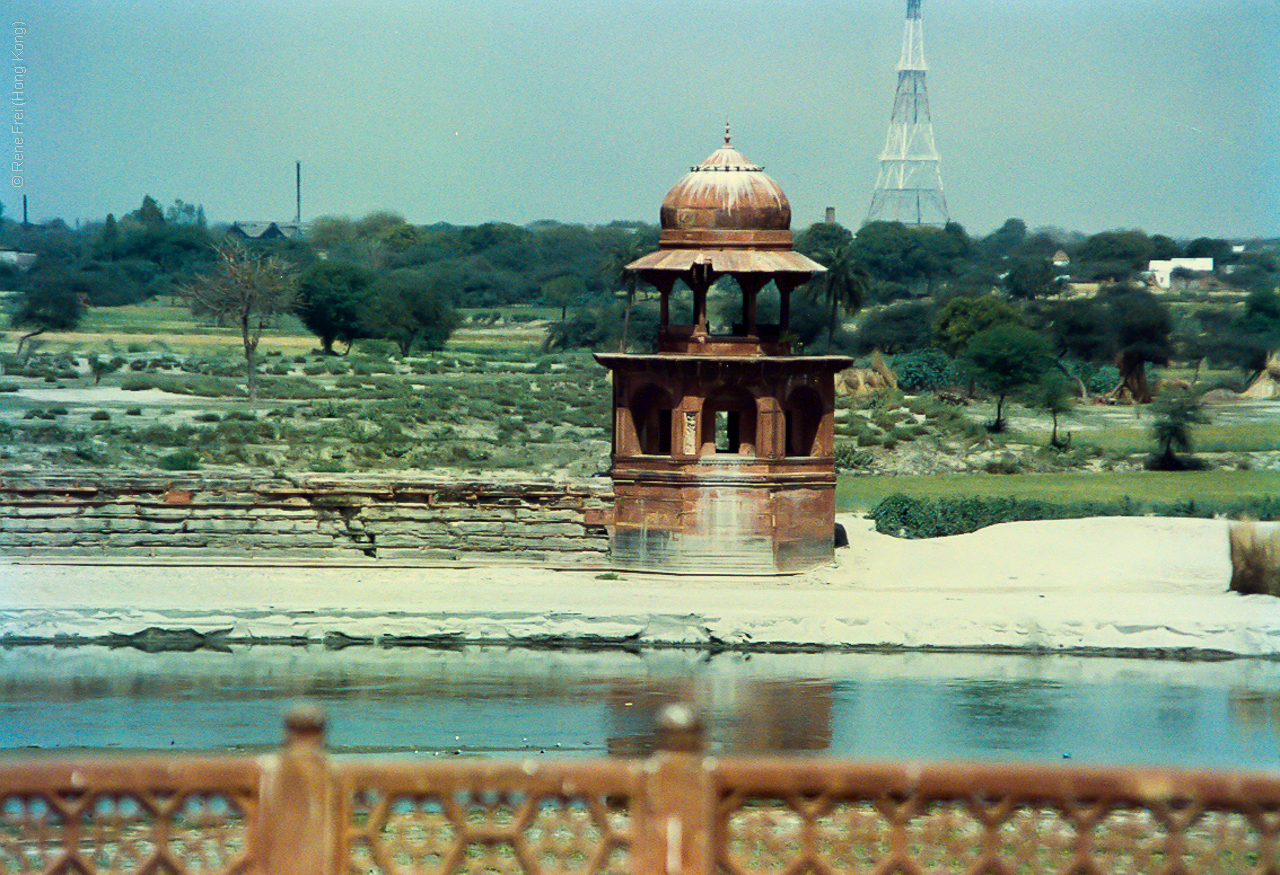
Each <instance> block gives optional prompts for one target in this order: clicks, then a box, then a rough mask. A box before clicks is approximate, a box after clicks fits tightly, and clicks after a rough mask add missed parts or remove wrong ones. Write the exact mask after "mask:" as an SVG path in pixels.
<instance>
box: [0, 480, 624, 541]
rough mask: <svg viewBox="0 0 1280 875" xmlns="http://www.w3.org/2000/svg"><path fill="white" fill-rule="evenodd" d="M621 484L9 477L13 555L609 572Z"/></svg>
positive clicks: (2, 488) (0, 525)
mask: <svg viewBox="0 0 1280 875" xmlns="http://www.w3.org/2000/svg"><path fill="white" fill-rule="evenodd" d="M612 500H613V496H612V493H611V492H610V491H609V487H608V484H606V483H594V482H575V483H569V482H564V481H551V480H546V481H532V480H525V481H516V480H512V481H509V482H504V481H502V480H486V481H485V482H478V481H474V482H473V481H466V480H453V479H448V478H440V479H420V480H405V479H395V480H393V479H388V478H334V477H332V476H306V475H302V476H297V477H290V478H288V479H283V478H252V477H243V476H241V477H218V476H213V475H195V474H193V475H165V474H154V475H133V476H127V475H118V474H112V473H94V474H80V473H77V474H59V475H39V474H34V473H31V472H4V473H0V555H4V556H7V557H10V558H27V557H29V558H55V557H70V556H94V555H103V554H109V555H110V556H111V557H113V558H127V557H160V558H165V559H175V558H183V557H190V558H192V559H199V560H201V561H207V560H208V559H209V558H211V557H246V558H247V557H250V556H251V557H253V558H254V559H257V560H263V559H267V560H269V559H272V558H281V559H311V558H314V559H326V560H334V559H357V560H365V559H376V560H405V561H412V560H419V561H427V562H434V561H449V560H455V559H460V558H467V559H469V560H477V559H485V558H491V559H493V560H501V561H506V562H510V561H516V562H523V561H529V562H539V561H549V560H556V559H562V560H564V561H566V562H570V563H572V564H582V563H584V562H586V563H590V562H592V561H603V558H604V557H605V555H606V553H607V551H608V534H607V531H606V528H605V524H606V521H607V519H608V517H609V515H610V512H611V509H612Z"/></svg>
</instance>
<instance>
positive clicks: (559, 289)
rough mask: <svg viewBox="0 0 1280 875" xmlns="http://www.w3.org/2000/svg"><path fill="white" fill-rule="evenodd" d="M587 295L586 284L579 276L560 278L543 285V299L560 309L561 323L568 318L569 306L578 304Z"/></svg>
mask: <svg viewBox="0 0 1280 875" xmlns="http://www.w3.org/2000/svg"><path fill="white" fill-rule="evenodd" d="M586 294H587V286H586V283H584V282H583V281H582V277H578V276H569V275H566V276H558V277H556V278H555V279H551V280H547V281H546V282H545V283H543V284H542V297H543V299H544V300H546V302H547V303H548V304H551V305H552V306H555V307H559V308H560V321H561V322H563V321H564V320H565V319H566V318H568V313H569V305H570V304H576V303H577V302H578V301H580V300H582V298H583V297H584V296H585V295H586Z"/></svg>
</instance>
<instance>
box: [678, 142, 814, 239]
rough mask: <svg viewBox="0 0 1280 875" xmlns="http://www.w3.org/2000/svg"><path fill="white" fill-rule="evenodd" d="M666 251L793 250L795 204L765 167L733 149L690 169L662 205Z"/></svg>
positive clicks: (723, 148) (718, 152) (725, 149)
mask: <svg viewBox="0 0 1280 875" xmlns="http://www.w3.org/2000/svg"><path fill="white" fill-rule="evenodd" d="M659 215H660V220H661V225H662V231H661V234H660V236H659V238H658V245H659V246H660V247H661V248H663V249H790V248H791V204H790V203H789V202H788V201H787V196H786V195H785V194H783V193H782V189H781V188H779V187H778V183H776V182H774V181H773V180H772V179H770V178H769V177H768V175H766V174H765V172H764V168H762V167H761V166H760V165H759V164H755V163H753V162H751V161H749V160H747V159H746V158H745V157H744V156H743V155H742V153H741V152H739V151H738V150H737V149H735V148H733V146H731V145H730V144H729V126H728V125H725V134H724V145H723V146H721V147H720V148H719V149H717V150H716V151H714V152H712V153H711V154H710V155H709V156H707V158H706V159H704V160H703V161H702V162H701V163H700V164H695V165H694V166H693V167H691V168H689V172H688V173H686V174H685V175H684V177H682V178H681V179H680V181H679V182H677V183H676V184H675V185H674V186H672V188H671V191H669V192H667V196H666V198H664V199H663V201H662V210H661V212H660V214H659Z"/></svg>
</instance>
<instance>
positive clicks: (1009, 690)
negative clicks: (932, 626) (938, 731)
mask: <svg viewBox="0 0 1280 875" xmlns="http://www.w3.org/2000/svg"><path fill="white" fill-rule="evenodd" d="M947 692H948V694H949V695H950V696H951V697H952V698H953V699H954V702H955V709H956V713H957V714H959V715H961V716H962V717H963V719H962V720H957V721H956V722H955V723H953V724H952V726H951V728H952V731H953V732H956V733H957V734H961V735H964V736H967V737H968V740H969V741H970V743H972V744H976V745H978V746H979V747H983V748H988V749H990V750H995V751H1018V750H1025V749H1027V748H1034V747H1040V746H1042V745H1043V743H1044V740H1045V739H1046V738H1047V737H1048V736H1049V735H1050V733H1051V732H1052V730H1053V729H1054V728H1055V727H1057V726H1058V724H1059V723H1060V722H1061V720H1062V718H1063V713H1062V708H1061V703H1062V701H1063V698H1064V697H1063V689H1062V684H1060V683H1056V682H1053V681H1044V680H1040V679H1027V680H989V679H971V680H962V681H958V682H957V683H956V684H955V685H953V686H951V687H950V688H949V689H948V691H947Z"/></svg>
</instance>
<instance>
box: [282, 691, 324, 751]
mask: <svg viewBox="0 0 1280 875" xmlns="http://www.w3.org/2000/svg"><path fill="white" fill-rule="evenodd" d="M324 727H325V716H324V709H322V708H321V707H320V706H319V705H317V704H316V703H315V702H306V701H303V702H295V703H294V704H292V705H290V706H289V710H288V711H287V712H285V715H284V743H285V747H296V746H307V747H324Z"/></svg>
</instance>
